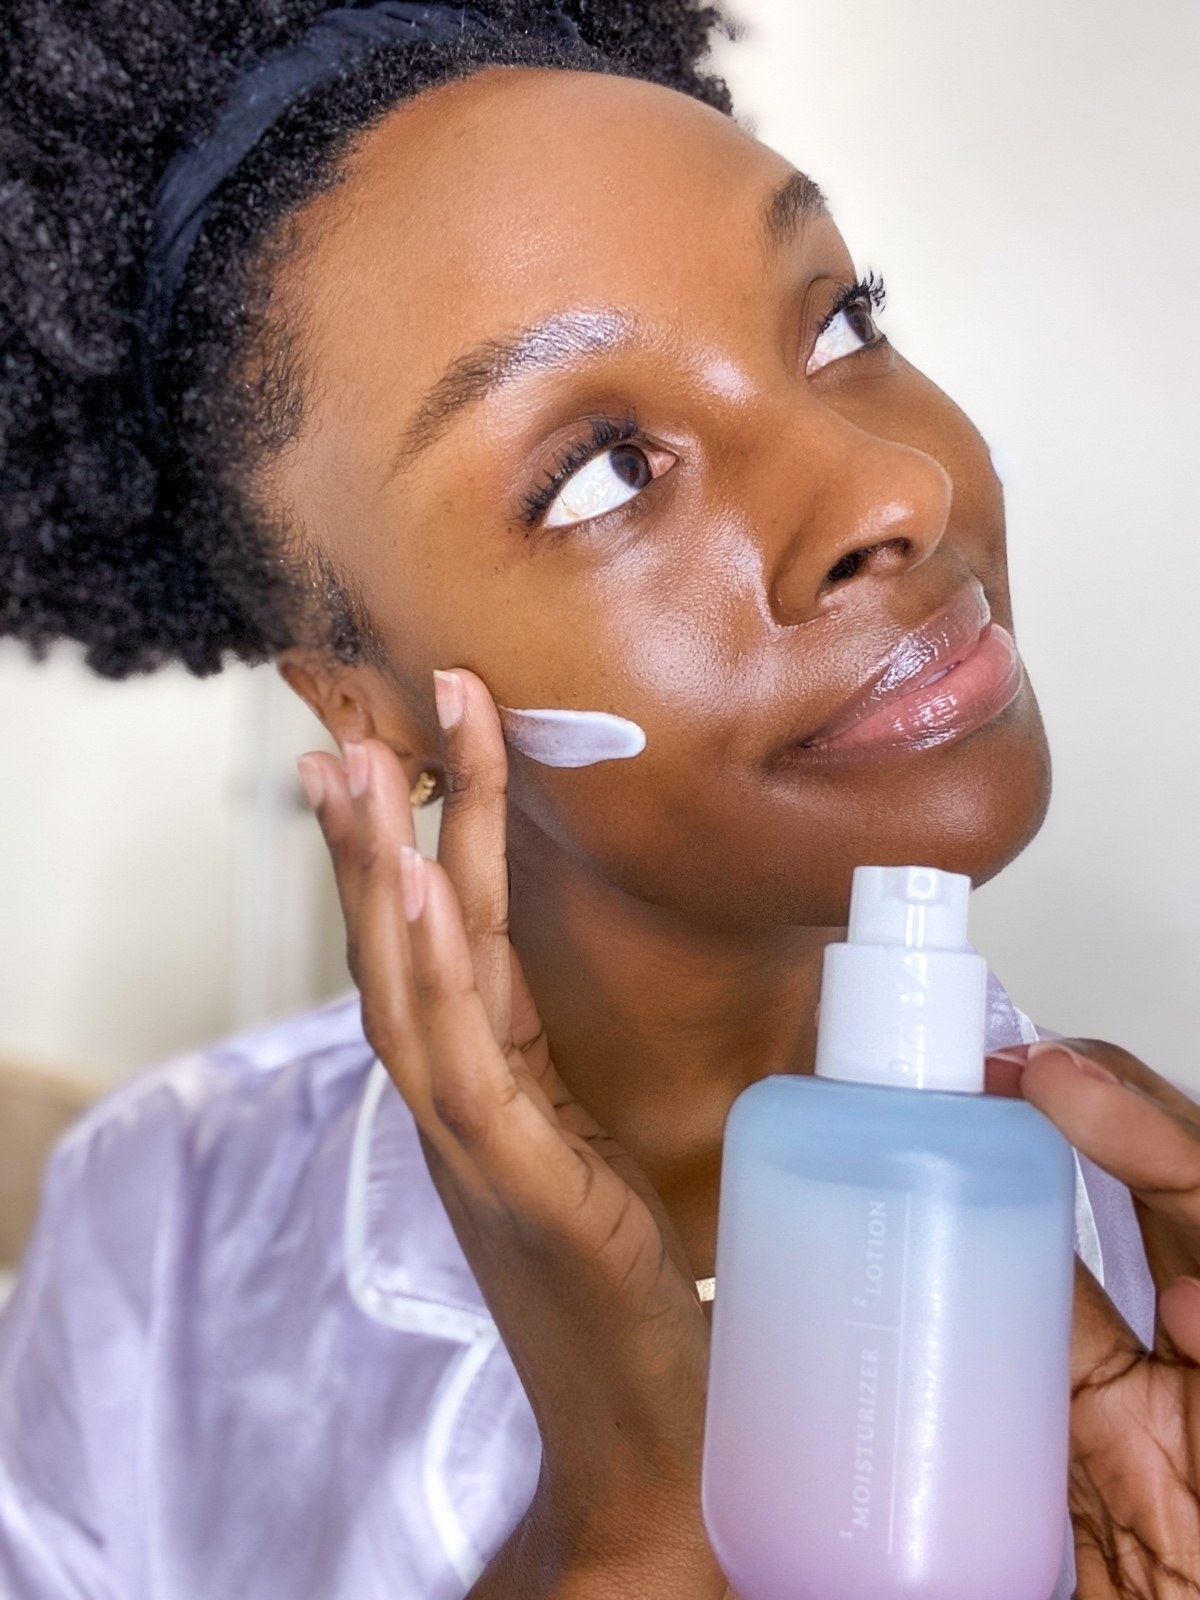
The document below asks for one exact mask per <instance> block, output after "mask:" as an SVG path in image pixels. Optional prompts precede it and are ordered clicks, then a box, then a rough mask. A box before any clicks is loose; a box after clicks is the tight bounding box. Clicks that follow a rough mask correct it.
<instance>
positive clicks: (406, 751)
mask: <svg viewBox="0 0 1200 1600" xmlns="http://www.w3.org/2000/svg"><path fill="white" fill-rule="evenodd" d="M275 668H276V671H277V672H278V673H279V676H280V677H281V678H282V679H283V681H284V682H285V683H286V684H287V685H288V687H289V688H290V689H291V690H292V691H293V692H294V693H295V694H298V695H299V696H300V698H301V700H303V701H304V703H305V705H307V706H308V707H309V709H310V710H311V711H312V712H313V714H314V716H316V717H317V719H318V720H319V721H320V722H322V723H324V725H325V727H326V728H328V730H329V732H330V733H331V734H332V735H333V737H334V738H335V739H336V740H337V743H338V745H339V747H344V746H345V745H347V744H353V743H356V742H357V741H359V740H362V739H381V740H382V741H383V742H384V743H385V744H387V745H389V746H390V747H391V749H392V750H393V751H394V752H395V753H396V755H397V756H398V757H399V758H400V760H401V762H402V763H403V765H404V770H405V772H406V773H407V774H408V781H409V785H410V787H411V786H413V785H414V784H416V782H417V780H418V778H420V776H421V774H422V773H424V772H432V773H433V774H434V775H435V777H436V778H437V780H438V789H439V790H440V788H441V779H442V772H443V767H444V763H443V760H442V753H441V746H440V743H439V741H438V739H437V737H436V735H433V734H431V733H429V732H428V731H427V730H426V729H425V728H424V726H423V725H422V724H421V722H420V721H419V720H418V719H417V717H415V716H414V715H413V714H412V713H411V712H410V711H409V710H408V708H407V707H406V706H405V705H404V703H403V701H402V699H401V697H400V692H399V690H398V689H397V687H396V685H395V684H394V683H393V682H392V681H391V680H390V679H388V678H386V677H385V676H384V674H383V673H381V672H380V671H379V669H378V668H377V667H372V666H366V665H361V664H360V665H357V666H347V665H346V664H344V663H342V662H339V661H332V660H330V659H329V657H327V656H323V655H322V654H321V653H320V652H319V651H315V650H306V649H303V648H299V647H297V648H294V649H290V650H284V651H283V652H282V653H281V654H280V655H279V656H277V657H276V661H275ZM430 699H431V701H432V687H431V692H430Z"/></svg>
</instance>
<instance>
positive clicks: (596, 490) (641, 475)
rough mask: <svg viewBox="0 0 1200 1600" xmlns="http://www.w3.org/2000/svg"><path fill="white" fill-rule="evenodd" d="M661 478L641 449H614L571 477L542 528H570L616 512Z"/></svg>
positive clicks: (624, 446)
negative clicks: (619, 507)
mask: <svg viewBox="0 0 1200 1600" xmlns="http://www.w3.org/2000/svg"><path fill="white" fill-rule="evenodd" d="M657 453H662V452H657ZM658 476H661V473H656V472H655V470H654V465H653V463H652V462H651V459H650V455H649V453H648V452H647V451H645V450H643V449H642V447H641V446H640V445H636V444H631V443H623V444H617V445H612V446H610V447H609V448H608V449H607V450H604V451H602V453H601V454H600V455H597V456H593V457H592V459H591V460H590V461H589V462H587V463H586V465H584V466H582V467H580V468H579V469H578V471H576V472H574V473H572V474H571V476H570V477H569V478H568V479H567V481H566V482H565V483H564V484H563V486H562V488H561V489H560V490H559V491H558V493H557V494H556V495H555V496H554V498H553V500H551V501H550V503H549V508H548V510H547V512H546V515H545V517H544V518H543V521H542V526H543V527H545V528H569V527H571V526H572V524H574V523H576V522H588V521H590V520H591V518H592V517H599V516H603V514H604V513H605V512H606V511H615V510H616V509H617V507H618V506H623V505H624V504H625V503H626V501H628V500H632V499H633V498H634V497H635V496H636V495H639V494H640V493H641V492H642V490H643V489H644V488H645V487H646V485H647V484H648V483H650V482H651V481H652V480H653V479H654V478H655V477H658Z"/></svg>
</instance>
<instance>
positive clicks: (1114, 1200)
mask: <svg viewBox="0 0 1200 1600" xmlns="http://www.w3.org/2000/svg"><path fill="white" fill-rule="evenodd" d="M1032 1036H1033V1034H1032V1031H1031V1030H1030V1028H1029V1025H1028V1023H1027V1022H1026V1021H1025V1019H1023V1018H1022V1017H1021V1015H1020V1013H1018V1012H1017V1011H1015V1009H1014V1008H1013V1007H1012V1005H1011V1003H1010V1002H1009V1001H1008V998H1007V996H1006V995H1005V994H1004V992H1003V990H1002V989H1001V988H1000V987H999V985H998V984H994V985H993V988H992V992H991V998H990V1024H989V1043H990V1045H991V1046H993V1047H998V1046H1000V1045H1003V1044H1011V1043H1014V1042H1016V1041H1017V1040H1019V1039H1021V1038H1023V1037H1024V1038H1029V1037H1032ZM1077 1222H1078V1223H1079V1227H1078V1230H1077V1248H1078V1249H1080V1251H1081V1253H1082V1254H1083V1255H1084V1257H1085V1259H1089V1258H1090V1261H1091V1264H1092V1266H1093V1270H1098V1271H1102V1272H1103V1273H1104V1275H1105V1280H1106V1285H1107V1288H1108V1290H1109V1293H1110V1294H1112V1295H1113V1297H1114V1299H1115V1300H1116V1301H1117V1304H1118V1305H1119V1306H1120V1307H1121V1309H1122V1311H1123V1312H1124V1314H1125V1316H1126V1318H1127V1319H1128V1320H1129V1321H1130V1323H1131V1324H1132V1325H1133V1327H1134V1328H1135V1329H1136V1330H1137V1331H1138V1332H1139V1333H1140V1334H1141V1335H1142V1337H1143V1338H1145V1337H1147V1336H1148V1334H1149V1331H1150V1327H1151V1323H1152V1318H1153V1299H1154V1296H1153V1287H1152V1285H1151V1283H1150V1279H1149V1275H1148V1273H1147V1270H1146V1265H1145V1260H1144V1256H1143V1253H1142V1249H1141V1243H1140V1238H1139V1235H1138V1233H1137V1229H1136V1224H1135V1221H1134V1217H1133V1212H1132V1208H1131V1204H1130V1200H1129V1196H1128V1194H1127V1192H1126V1191H1125V1190H1124V1189H1123V1188H1121V1186H1120V1185H1119V1184H1117V1183H1115V1182H1114V1181H1113V1180H1111V1179H1109V1178H1107V1177H1106V1176H1105V1175H1104V1174H1103V1173H1100V1172H1098V1171H1097V1169H1095V1168H1094V1167H1091V1165H1090V1163H1086V1164H1085V1165H1084V1169H1083V1183H1082V1184H1081V1187H1080V1200H1079V1205H1078V1207H1077ZM1097 1246H1098V1247H1099V1250H1100V1252H1101V1254H1102V1257H1103V1259H1102V1260H1101V1259H1100V1256H1098V1255H1097V1253H1096V1252H1097ZM539 1454H540V1446H539V1441H538V1434H537V1429H536V1426H535V1423H534V1419H533V1415H532V1412H531V1411H530V1408H529V1405H528V1402H527V1401H526V1399H525V1395H524V1392H523V1390H522V1389H521V1386H520V1383H519V1381H518V1379H517V1376H516V1373H515V1371H514V1369H513V1366H512V1363H511V1361H510V1360H509V1357H508V1354H507V1352H506V1350H505V1349H504V1346H503V1344H502V1343H501V1342H500V1339H499V1336H498V1334H497V1331H496V1327H495V1324H494V1322H493V1321H492V1318H491V1317H490V1315H489V1314H488V1310H487V1307H486V1305H485V1304H484V1301H483V1298H482V1296H481V1294H480V1292H479V1288H478V1286H477V1284H476V1282H475V1280H474V1278H473V1276H472V1274H471V1271H470V1269H469V1267H468V1266H467V1263H466V1261H465V1259H464V1257H463V1255H462V1252H461V1251H460V1249H459V1247H458V1243H457V1241H456V1239H455V1237H454V1234H453V1232H452V1230H451V1228H450V1225H449V1222H448V1220H447V1218H446V1214H445V1212H444V1210H443V1208H442V1206H441V1203H440V1202H439V1200H438V1198H437V1195H436V1192H435V1191H434V1189H433V1186H432V1184H431V1182H430V1179H429V1176H428V1173H427V1171H426V1168H425V1164H424V1161H423V1158H422V1156H421V1152H420V1146H419V1144H418V1141H417V1138H416V1133H415V1129H414V1126H413V1123H412V1120H411V1118H410V1116H409V1114H408V1112H407V1109H406V1108H405V1106H404V1104H403V1102H402V1100H401V1099H400V1097H399V1095H398V1094H396V1092H395V1091H394V1089H393V1088H392V1087H391V1084H390V1082H389V1080H388V1079H387V1077H386V1075H385V1074H384V1073H383V1070H382V1068H381V1067H379V1066H378V1065H377V1064H375V1063H374V1062H373V1059H372V1054H371V1050H370V1047H369V1046H368V1045H367V1043H366V1042H365V1040H364V1038H363V1036H362V1032H361V1028H360V1022H359V1012H358V1005H357V1002H356V1000H346V1001H344V1002H340V1003H338V1004H336V1005H333V1006H330V1007H327V1008H325V1009H323V1010H321V1011H318V1012H315V1013H312V1014H310V1015H308V1016H304V1017H301V1018H298V1019H296V1020H294V1021H291V1022H289V1023H286V1024H284V1025H282V1026H279V1027H274V1028H271V1029H268V1030H266V1031H264V1032H261V1033H258V1034H255V1035H252V1036H250V1037H247V1038H243V1039H239V1040H235V1041H233V1042H231V1043H226V1044H224V1045H220V1046H217V1047H214V1048H212V1049H209V1050H205V1051H202V1052H200V1053H197V1054H194V1055H190V1056H187V1057H184V1058H182V1059H180V1060H177V1061H175V1062H173V1063H170V1064H168V1065H167V1066H165V1067H163V1068H160V1069H158V1070H156V1071H154V1072H151V1073H148V1074H146V1075H145V1076H143V1077H141V1078H139V1079H136V1080H134V1081H133V1082H132V1083H130V1084H128V1085H126V1086H125V1087H123V1088H121V1089H119V1090H118V1091H116V1092H115V1093H114V1094H112V1095H110V1096H108V1097H107V1098H106V1099H105V1100H104V1101H103V1102H102V1103H101V1104H99V1105H98V1106H97V1107H96V1108H95V1109H94V1110H92V1111H91V1112H90V1113H89V1114H88V1115H87V1116H86V1117H85V1118H84V1119H83V1120H82V1122H80V1123H79V1124H77V1125H76V1126H75V1128H74V1129H72V1130H71V1131H70V1132H69V1133H68V1135H67V1136H66V1138H65V1139H64V1140H63V1141H62V1142H61V1144H60V1145H59V1147H58V1149H57V1151H56V1153H55V1156H54V1158H53V1160H52V1163H51V1165H50V1168H49V1172H48V1176H47V1181H46V1187H45V1193H44V1200H43V1207H42V1212H41V1217H40V1220H39V1223H38V1227H37V1231H36V1234H35V1237H34V1240H33V1242H32V1244H31V1247H30V1250H29V1253H28V1255H27V1257H26V1260H25V1264H24V1267H23V1269H22V1272H21V1274H20V1277H19V1279H18V1283H17V1287H16V1290H15V1292H14V1295H13V1298H12V1300H11V1301H10V1302H9V1304H8V1306H7V1308H6V1311H5V1313H4V1315H3V1319H2V1320H0V1595H3V1596H4V1600H232V1597H236V1600H285V1597H286V1600H459V1597H461V1596H462V1595H463V1594H464V1593H465V1592H466V1591H467V1589H469V1588H470V1586H471V1584H472V1583H473V1582H474V1580H475V1578H476V1576H477V1575H478V1573H479V1572H480V1570H481V1569H482V1567H483V1566H484V1565H485V1564H486V1562H487V1561H488V1559H489V1558H490V1556H491V1555H492V1553H493V1552H494V1551H495V1550H496V1549H497V1548H498V1547H499V1546H500V1544H502V1543H503V1541H504V1539H505V1538H506V1536H507V1534H508V1532H509V1530H510V1529H511V1528H512V1527H513V1526H514V1524H515V1523H516V1522H517V1520H518V1519H519V1518H520V1516H521V1514H522V1512H523V1510H524V1508H525V1506H526V1505H527V1504H528V1502H529V1499H530V1497H531V1495H532V1493H533V1489H534V1485H535V1483H536V1479H537V1472H538V1465H539ZM1064 1515H1065V1508H1064ZM1068 1543H1069V1540H1068ZM1072 1589H1073V1560H1072V1559H1071V1558H1070V1556H1069V1553H1068V1556H1067V1559H1066V1562H1065V1565H1064V1572H1063V1577H1062V1580H1061V1582H1060V1584H1059V1587H1058V1589H1057V1590H1056V1593H1055V1597H1054V1600H1068V1597H1069V1596H1070V1595H1071V1593H1072ZM1026 1600H1038V1597H1035V1596H1030V1597H1026Z"/></svg>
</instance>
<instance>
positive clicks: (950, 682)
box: [793, 584, 1022, 757]
mask: <svg viewBox="0 0 1200 1600" xmlns="http://www.w3.org/2000/svg"><path fill="white" fill-rule="evenodd" d="M956 669H961V670H956ZM1021 682H1022V668H1021V662H1020V658H1019V656H1018V655H1017V651H1016V646H1015V645H1014V644H1013V641H1012V637H1011V635H1010V634H1009V633H1008V632H1007V631H1006V630H1005V629H1004V628H1001V627H999V626H997V625H995V624H993V623H992V622H991V611H990V608H989V606H988V603H987V597H986V596H985V595H984V593H983V590H982V589H981V588H980V587H979V585H978V584H970V585H969V586H968V587H966V588H964V589H962V590H960V591H959V593H958V594H956V595H955V597H954V599H953V600H952V601H951V602H950V604H949V605H948V606H947V607H945V609H944V610H942V611H940V612H938V613H937V614H936V615H935V616H933V617H930V618H929V619H928V620H927V621H926V622H923V623H921V624H920V625H919V626H918V627H916V628H914V629H913V630H912V631H911V632H910V633H907V634H905V636H904V638H903V639H902V640H901V641H900V643H899V644H898V645H897V646H896V648H895V649H894V650H893V651H892V652H891V654H890V655H889V656H888V657H887V658H886V660H885V661H884V662H883V663H882V664H881V665H880V666H879V668H877V670H876V671H875V672H874V673H873V674H872V676H871V678H870V679H869V680H868V682H867V683H865V684H864V685H863V687H862V688H861V689H859V690H858V691H857V692H856V693H855V694H853V695H852V696H851V697H850V698H849V699H848V700H847V701H846V702H845V703H844V704H843V705H841V706H840V707H839V708H838V709H837V711H835V712H834V714H833V715H832V716H831V717H829V718H827V719H826V720H825V721H824V722H823V723H822V724H821V725H820V727H819V728H816V729H815V730H814V731H813V732H812V733H810V734H808V735H807V736H806V737H805V738H803V739H801V740H799V741H797V743H796V744H795V745H794V746H793V749H797V750H800V751H803V752H811V754H812V755H813V756H816V757H819V756H822V755H826V754H827V755H829V756H842V755H845V756H863V755H869V754H871V753H872V752H877V751H887V750H896V749H908V750H911V749H928V748H929V747H931V746H933V745H938V744H944V743H945V742H946V741H947V740H948V739H952V738H957V737H960V736H961V735H963V734H965V733H969V732H973V731H974V730H975V729H976V728H979V727H982V726H983V725H984V724H985V723H986V722H990V721H991V719H992V718H993V717H995V716H997V715H998V714H999V713H1000V712H1001V711H1003V710H1004V709H1005V708H1006V707H1007V706H1009V705H1010V704H1011V703H1012V701H1013V700H1014V699H1015V698H1016V695H1017V692H1018V691H1019V689H1020V687H1021Z"/></svg>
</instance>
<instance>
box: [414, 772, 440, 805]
mask: <svg viewBox="0 0 1200 1600" xmlns="http://www.w3.org/2000/svg"><path fill="white" fill-rule="evenodd" d="M437 786H438V775H437V773H436V772H434V771H432V769H431V768H429V767H426V769H425V771H424V772H423V773H422V774H421V776H420V777H419V778H418V779H417V781H416V783H414V784H413V786H412V788H411V789H410V790H409V791H408V798H409V799H410V800H411V801H412V803H413V805H414V806H427V805H428V804H429V802H430V801H431V800H432V799H433V797H434V795H435V794H436V793H437Z"/></svg>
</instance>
